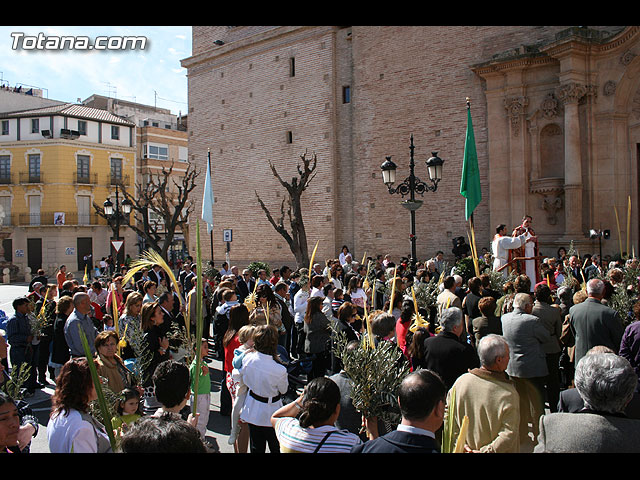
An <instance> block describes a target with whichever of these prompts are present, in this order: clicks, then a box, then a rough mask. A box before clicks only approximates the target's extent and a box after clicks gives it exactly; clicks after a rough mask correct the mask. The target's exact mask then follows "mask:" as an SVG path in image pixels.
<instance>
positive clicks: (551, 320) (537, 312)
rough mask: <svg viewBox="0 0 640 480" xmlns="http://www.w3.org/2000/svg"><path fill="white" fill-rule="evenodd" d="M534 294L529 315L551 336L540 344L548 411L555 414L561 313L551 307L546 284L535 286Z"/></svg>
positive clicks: (557, 393)
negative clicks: (544, 360) (547, 370)
mask: <svg viewBox="0 0 640 480" xmlns="http://www.w3.org/2000/svg"><path fill="white" fill-rule="evenodd" d="M534 293H535V298H536V301H535V303H534V304H533V309H532V310H531V314H532V315H534V316H536V317H538V318H539V319H540V321H541V322H542V324H543V325H544V326H545V327H546V328H547V330H549V334H550V335H551V337H550V338H549V341H548V342H545V343H543V344H542V349H543V350H544V353H545V355H546V360H547V368H548V369H549V374H548V375H547V379H546V381H545V385H546V392H547V400H548V401H549V409H550V410H551V411H552V412H555V411H557V405H558V397H559V395H560V353H561V352H562V345H561V343H560V336H561V335H562V312H561V310H560V308H559V307H558V306H557V305H553V301H552V300H551V289H550V288H549V287H548V286H547V285H546V284H544V283H540V284H538V285H536V288H535V291H534Z"/></svg>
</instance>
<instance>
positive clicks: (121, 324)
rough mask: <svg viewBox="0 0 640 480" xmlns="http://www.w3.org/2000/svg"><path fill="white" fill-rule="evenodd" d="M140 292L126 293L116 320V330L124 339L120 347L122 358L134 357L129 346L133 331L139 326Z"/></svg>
mask: <svg viewBox="0 0 640 480" xmlns="http://www.w3.org/2000/svg"><path fill="white" fill-rule="evenodd" d="M142 300H143V298H142V294H141V293H140V292H131V293H130V294H129V295H127V300H126V301H125V304H124V309H123V311H122V315H121V316H120V319H119V320H118V332H119V333H120V337H121V338H122V339H123V340H125V341H126V346H125V347H124V348H122V349H121V352H120V354H121V357H122V359H123V360H127V359H129V358H135V352H134V350H133V348H132V346H131V339H132V337H133V331H134V330H135V329H139V328H140V312H141V310H142Z"/></svg>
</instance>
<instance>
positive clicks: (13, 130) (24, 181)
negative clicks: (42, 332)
mask: <svg viewBox="0 0 640 480" xmlns="http://www.w3.org/2000/svg"><path fill="white" fill-rule="evenodd" d="M135 141H136V139H135V124H133V123H131V122H130V121H128V120H125V119H123V118H121V117H118V116H116V115H113V114H111V113H109V112H106V111H104V110H100V109H96V108H89V107H86V106H83V105H76V104H61V105H55V106H49V107H44V108H37V109H31V110H22V111H17V112H10V113H3V114H0V217H1V218H2V232H3V235H2V236H3V247H4V257H5V260H6V261H9V262H11V263H12V264H13V265H14V266H16V267H17V268H18V275H17V276H18V277H22V276H23V275H24V274H25V273H29V272H33V273H35V271H36V270H37V269H38V268H42V269H44V270H45V272H46V274H48V275H49V276H52V275H54V274H55V272H56V271H57V269H58V267H59V266H60V265H66V266H67V271H70V272H77V274H79V275H77V276H82V275H83V271H84V268H85V264H87V265H88V269H91V267H92V266H95V264H96V263H97V262H98V261H99V260H100V259H101V258H102V257H107V256H108V255H110V254H113V255H114V256H115V250H114V249H113V246H112V244H111V240H114V239H115V237H114V234H115V232H114V226H115V222H112V224H111V225H109V223H108V222H107V221H106V219H104V218H102V217H100V216H98V215H97V214H96V212H95V209H94V207H93V204H94V203H96V204H98V205H100V206H102V205H103V203H104V202H105V201H106V200H107V198H108V199H110V200H111V202H112V203H114V204H115V203H116V192H117V186H118V185H120V186H122V185H124V186H125V187H131V186H132V185H134V183H135V176H136V169H135V156H136V147H135ZM118 200H119V203H120V204H121V202H122V200H123V196H122V195H121V194H119V196H118ZM127 222H128V216H125V218H122V220H121V221H120V225H119V238H120V240H124V245H123V246H122V247H121V248H120V250H119V256H120V257H121V258H124V256H125V254H126V253H130V254H131V255H132V256H135V254H134V252H137V250H138V249H137V247H136V245H135V243H136V241H137V237H136V235H135V234H134V233H133V232H132V231H131V229H130V228H127V227H126V223H127ZM116 245H118V244H117V243H116Z"/></svg>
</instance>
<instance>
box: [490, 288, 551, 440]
mask: <svg viewBox="0 0 640 480" xmlns="http://www.w3.org/2000/svg"><path fill="white" fill-rule="evenodd" d="M532 310H533V299H532V298H531V295H529V294H528V293H517V294H516V295H515V297H514V300H513V311H512V312H509V313H506V314H504V315H503V316H502V335H503V336H504V338H505V340H507V342H509V350H510V359H509V365H508V367H507V374H508V375H509V376H510V377H511V378H512V379H513V381H514V383H515V385H516V389H517V390H518V394H519V395H520V445H521V446H525V447H526V446H527V445H528V444H530V443H531V438H530V437H529V426H528V425H529V423H531V425H532V428H533V434H534V437H533V438H534V439H535V438H536V437H537V435H538V420H539V418H540V416H541V415H542V414H543V413H544V386H545V381H546V377H547V375H548V374H549V369H548V368H547V361H546V355H545V353H544V349H543V344H545V343H547V342H548V341H549V340H550V337H551V334H550V333H549V330H547V328H546V327H545V326H544V324H543V323H542V321H541V320H540V319H539V318H538V317H536V316H534V315H531V312H532Z"/></svg>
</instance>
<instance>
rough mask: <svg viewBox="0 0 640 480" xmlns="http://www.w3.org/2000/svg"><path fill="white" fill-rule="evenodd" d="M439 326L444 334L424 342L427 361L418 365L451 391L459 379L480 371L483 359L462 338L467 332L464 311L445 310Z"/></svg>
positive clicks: (452, 308) (454, 308)
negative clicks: (474, 370)
mask: <svg viewBox="0 0 640 480" xmlns="http://www.w3.org/2000/svg"><path fill="white" fill-rule="evenodd" d="M440 325H441V326H442V328H443V331H442V332H440V333H439V334H437V335H436V336H434V337H427V338H426V339H425V340H424V344H423V349H424V358H423V359H422V360H421V362H420V364H419V365H420V367H422V368H426V369H429V370H432V371H434V372H436V373H437V374H438V375H439V376H440V378H442V381H443V382H444V384H445V386H446V387H447V390H448V389H450V388H451V386H452V385H453V383H454V382H455V381H456V379H457V378H458V377H459V376H460V375H462V374H464V373H467V371H469V369H471V368H477V367H479V366H480V359H479V358H478V354H477V353H476V350H475V348H473V347H472V346H471V345H470V344H468V343H467V342H466V341H464V339H463V340H461V338H460V336H461V334H462V333H463V332H464V323H463V319H462V310H460V309H459V308H457V307H451V308H447V309H445V310H443V311H442V315H441V317H440Z"/></svg>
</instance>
